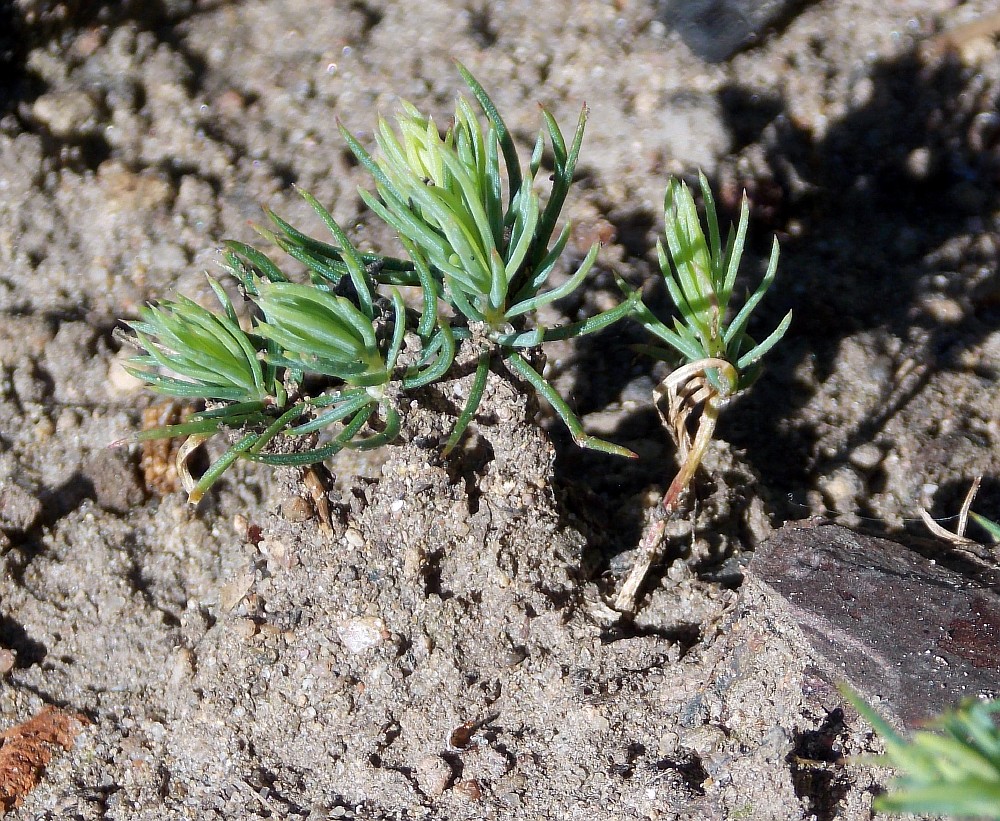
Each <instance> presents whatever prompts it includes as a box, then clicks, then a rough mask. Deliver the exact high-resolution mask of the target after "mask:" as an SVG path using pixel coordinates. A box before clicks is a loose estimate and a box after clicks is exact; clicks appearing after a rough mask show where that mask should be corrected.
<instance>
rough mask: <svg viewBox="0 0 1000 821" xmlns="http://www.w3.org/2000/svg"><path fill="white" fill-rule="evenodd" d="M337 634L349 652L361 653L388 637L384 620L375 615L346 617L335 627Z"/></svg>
mask: <svg viewBox="0 0 1000 821" xmlns="http://www.w3.org/2000/svg"><path fill="white" fill-rule="evenodd" d="M337 635H338V636H340V640H341V641H342V642H343V643H344V647H346V648H347V652H349V653H362V652H364V651H365V650H368V649H370V648H372V647H378V645H380V644H381V643H382V642H383V641H385V640H386V639H387V638H388V637H389V632H388V631H387V630H386V629H385V622H384V621H382V619H380V618H376V617H375V616H358V617H357V618H353V619H348V620H347V621H345V622H344V623H343V624H341V625H340V626H339V627H338V628H337Z"/></svg>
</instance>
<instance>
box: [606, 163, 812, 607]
mask: <svg viewBox="0 0 1000 821" xmlns="http://www.w3.org/2000/svg"><path fill="white" fill-rule="evenodd" d="M699 180H700V183H701V191H702V196H703V198H704V201H705V222H706V224H707V227H708V237H707V238H706V236H705V231H704V229H703V228H702V224H701V221H700V220H699V217H698V208H697V206H696V205H695V202H694V197H693V196H692V194H691V192H690V190H689V189H688V186H687V185H686V184H685V183H683V182H679V181H678V180H676V179H671V180H670V182H669V183H668V185H667V190H666V194H665V196H664V203H663V211H664V226H665V236H666V247H664V244H663V242H662V241H658V242H657V246H656V250H657V257H658V259H659V264H660V271H661V272H662V274H663V278H664V281H665V283H666V286H667V292H668V293H669V294H670V298H671V301H672V302H673V304H674V307H675V309H676V311H677V313H678V314H679V316H675V317H674V318H673V322H672V325H667V324H665V323H663V322H662V321H661V320H660V319H659V318H658V317H657V316H656V315H655V314H654V313H653V312H652V311H651V310H650V309H649V308H648V307H647V306H646V305H645V304H644V303H643V302H642V301H641V300H637V299H636V293H635V292H634V291H632V289H630V288H629V286H628V285H626V284H625V283H624V282H621V281H620V282H619V284H620V286H621V287H622V289H623V290H624V291H625V293H626V295H627V297H628V299H629V300H633V301H634V304H635V309H634V310H635V314H634V315H635V318H636V319H637V321H638V322H639V324H641V325H642V326H643V327H644V328H645V329H646V330H647V331H649V332H650V333H651V334H652V335H653V336H654V337H656V338H657V339H658V340H659V341H660V342H662V343H666V345H667V346H668V347H662V346H651V345H643V346H638V348H639V350H641V351H642V352H644V353H647V354H649V355H651V356H654V357H656V358H658V359H662V360H665V361H667V362H670V363H671V364H675V365H677V367H676V368H675V370H674V371H673V372H672V373H670V375H669V376H667V378H666V379H664V380H663V382H662V383H661V384H660V385H659V386H658V387H657V389H656V392H655V394H654V395H655V397H656V399H657V400H660V399H664V398H665V399H666V405H667V408H666V412H664V411H663V410H662V409H661V407H660V405H661V403H660V402H659V401H658V402H657V409H658V410H660V413H661V416H662V418H663V421H664V423H665V425H666V427H667V429H668V430H669V431H670V432H671V434H672V436H673V438H674V441H675V442H676V443H677V454H678V461H679V463H680V469H679V470H678V471H677V474H676V475H675V477H674V479H673V481H672V482H671V483H670V487H669V488H668V489H667V492H666V494H665V495H664V497H663V510H662V512H661V513H660V515H659V516H658V517H657V518H656V519H655V520H654V522H653V523H652V525H651V526H650V528H648V529H647V531H646V533H644V534H643V538H642V541H641V543H640V558H639V560H638V561H637V562H636V565H635V566H634V567H633V568H632V571H631V573H630V575H629V577H628V579H627V580H626V582H625V584H624V585H623V587H622V589H621V591H620V592H619V594H618V597H617V599H616V603H615V604H616V607H617V608H618V609H619V610H622V611H625V612H629V611H631V610H633V609H634V608H635V602H636V597H637V595H638V591H639V587H640V586H641V584H642V582H643V580H644V579H645V577H646V574H647V573H648V571H649V567H650V566H651V565H652V562H653V561H654V560H655V558H656V556H657V555H658V553H659V550H660V543H661V541H662V538H663V531H664V529H665V520H664V518H663V516H664V515H666V514H669V513H671V512H673V511H674V510H676V509H677V507H678V506H679V503H680V500H681V497H682V494H683V493H684V491H685V490H686V489H687V488H688V486H689V485H690V483H691V480H692V479H693V478H694V475H695V472H696V471H697V469H698V466H699V465H700V464H701V460H702V458H703V457H704V455H705V452H706V450H707V449H708V446H709V444H710V443H711V441H712V437H713V435H714V433H715V426H716V423H717V421H718V418H719V413H720V411H721V410H722V408H723V406H724V405H725V404H726V402H728V401H729V400H730V399H731V398H732V397H733V396H735V395H736V394H738V393H739V392H740V391H742V390H745V389H746V388H747V387H749V386H750V385H751V384H753V382H754V380H756V378H757V376H758V375H759V373H760V360H761V359H762V358H763V357H764V355H765V354H767V352H768V351H770V350H771V349H772V348H773V347H774V346H775V345H776V344H777V343H778V342H779V341H780V340H781V338H782V337H783V336H784V334H785V332H786V331H787V330H788V326H789V324H790V323H791V320H792V314H791V312H790V311H789V312H788V313H787V314H786V315H785V317H784V318H783V319H782V320H781V322H780V323H779V324H778V326H777V328H775V329H774V330H773V331H772V332H771V333H770V334H769V335H768V336H767V337H766V338H765V339H764V340H763V341H762V342H760V343H758V342H755V341H754V340H753V338H751V337H750V335H749V334H747V332H746V328H747V324H748V323H749V321H750V316H751V314H752V313H753V311H754V309H756V307H757V305H758V304H759V303H760V301H761V300H762V299H763V298H764V295H765V294H766V293H767V291H768V289H769V288H770V287H771V284H772V283H773V281H774V277H775V274H776V273H777V270H778V242H777V240H775V241H774V243H773V245H772V247H771V257H770V260H769V262H768V266H767V271H766V272H765V274H764V277H763V279H762V280H761V282H760V284H759V285H758V286H757V289H756V290H755V291H754V292H753V293H752V294H751V295H750V297H749V298H748V299H747V300H746V302H744V304H743V306H742V307H741V308H740V309H739V310H738V311H737V312H736V313H735V315H734V316H733V317H732V319H728V320H727V316H728V314H729V311H730V307H731V302H732V296H733V290H734V288H735V285H736V277H737V274H738V272H739V266H740V259H741V257H742V255H743V244H744V241H745V239H746V231H747V226H748V224H749V220H750V209H749V205H748V203H747V197H746V194H745V193H744V195H743V200H742V204H741V208H740V219H739V223H738V225H737V227H736V228H735V230H730V232H729V235H728V237H727V238H726V242H725V245H723V243H722V236H721V234H720V231H719V219H718V215H717V213H716V209H715V200H714V199H713V197H712V191H711V188H710V187H709V185H708V180H707V179H706V178H705V175H704V174H699ZM699 410H700V415H699V416H698V422H697V430H696V433H695V436H694V438H693V439H692V437H691V434H690V432H689V428H688V424H689V421H690V420H691V419H692V418H693V417H694V416H695V414H698V413H699Z"/></svg>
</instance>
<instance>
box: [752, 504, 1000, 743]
mask: <svg viewBox="0 0 1000 821" xmlns="http://www.w3.org/2000/svg"><path fill="white" fill-rule="evenodd" d="M747 576H748V579H750V580H751V583H755V584H756V585H758V586H759V587H760V588H762V589H763V590H764V592H765V597H764V600H765V601H766V602H767V605H768V606H769V607H770V608H772V609H773V611H774V615H775V616H776V617H777V618H779V619H786V620H790V621H791V622H792V623H793V624H794V625H795V627H797V628H798V630H799V631H800V632H801V634H802V636H803V637H804V639H805V643H806V644H807V645H808V646H807V647H804V648H803V652H804V653H809V654H810V655H811V656H813V657H814V659H815V661H816V664H817V667H818V668H819V669H820V670H821V671H822V672H823V674H824V676H825V677H828V678H829V679H830V680H831V681H846V682H847V683H848V684H849V685H850V686H851V687H853V688H854V689H855V690H857V691H858V692H859V693H861V695H862V696H863V697H864V698H865V699H866V700H868V701H869V702H871V701H873V700H877V709H878V710H879V711H880V712H882V713H883V714H888V715H889V717H890V718H892V719H894V720H895V721H896V723H898V724H903V725H905V726H914V725H916V724H918V723H919V722H920V721H921V720H922V719H925V718H927V717H928V716H930V715H933V714H935V713H939V712H941V711H942V710H944V709H946V708H949V707H953V706H954V705H955V704H957V703H958V702H959V701H961V700H962V699H963V698H967V697H970V696H986V697H996V696H997V695H998V693H1000V596H998V595H997V592H996V589H995V588H996V585H995V584H991V583H990V582H989V580H986V581H984V580H983V579H981V578H980V579H978V580H974V579H972V578H969V577H967V576H966V575H963V574H961V573H958V572H955V571H953V570H948V569H946V568H945V567H942V566H941V565H940V564H937V563H936V562H934V561H931V560H929V559H926V558H924V557H923V556H922V555H920V554H919V553H916V552H915V551H913V550H911V549H909V548H907V547H906V546H904V545H902V544H898V543H896V542H891V541H888V540H886V539H877V538H872V537H869V536H863V535H860V534H857V533H854V532H852V531H850V530H847V529H845V528H842V527H838V526H834V525H818V526H810V525H803V524H791V525H786V526H785V527H783V528H782V529H781V530H779V531H778V532H777V533H776V534H775V535H774V536H773V537H772V538H771V539H769V540H767V541H766V542H765V543H764V544H763V545H761V546H760V547H758V548H757V550H756V552H755V554H754V557H753V559H752V560H751V562H750V566H749V568H748V570H747Z"/></svg>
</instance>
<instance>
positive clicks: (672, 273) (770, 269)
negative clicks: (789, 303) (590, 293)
mask: <svg viewBox="0 0 1000 821" xmlns="http://www.w3.org/2000/svg"><path fill="white" fill-rule="evenodd" d="M699 180H700V183H701V192H702V197H703V199H704V201H705V222H706V223H707V227H708V237H707V238H706V236H705V231H704V229H703V228H702V225H701V221H700V220H699V217H698V207H697V206H696V205H695V202H694V197H693V196H692V195H691V191H690V190H689V189H688V186H687V185H686V184H685V183H683V182H680V181H678V180H676V179H671V180H670V182H669V183H668V185H667V192H666V195H665V197H664V203H663V211H664V224H665V234H666V240H667V244H666V247H664V245H663V243H662V242H657V246H656V250H657V256H658V258H659V263H660V270H661V272H662V273H663V278H664V281H665V282H666V286H667V291H668V292H669V294H670V298H671V301H672V302H673V304H674V307H675V308H676V310H677V312H678V314H679V316H675V317H673V322H672V326H668V325H666V324H664V323H663V322H661V321H660V319H659V318H657V317H656V315H655V314H654V313H653V312H652V311H651V310H649V308H647V307H646V306H645V305H641V306H640V307H639V309H638V312H637V319H638V320H639V322H640V323H641V324H642V326H643V327H644V328H646V330H648V331H649V332H650V333H652V334H653V335H654V336H656V337H657V338H658V339H660V340H661V341H662V342H665V343H666V344H667V345H668V346H670V347H669V348H667V349H665V348H658V347H647V348H645V349H644V350H645V351H646V352H647V353H650V354H652V355H654V356H656V357H657V358H660V359H664V360H666V361H669V362H677V361H678V359H680V360H682V361H683V362H684V363H693V362H697V361H699V360H707V359H719V360H723V361H725V362H728V363H729V364H730V365H731V367H730V368H726V369H710V370H709V371H708V378H709V381H710V382H711V384H712V386H713V387H714V388H715V390H717V391H718V392H719V393H720V394H722V395H724V396H729V395H732V394H734V393H737V392H738V391H741V390H743V389H744V388H746V387H748V386H749V385H750V384H751V383H752V382H753V381H754V380H755V379H756V377H757V375H758V373H759V367H758V366H759V363H760V360H761V359H762V358H763V356H764V355H765V354H766V353H767V352H768V351H770V350H771V349H772V348H773V347H774V346H775V345H776V344H778V342H779V341H780V340H781V338H782V337H783V336H784V335H785V332H786V331H787V330H788V326H789V324H790V323H791V321H792V313H791V311H789V312H788V313H787V314H786V315H785V317H784V318H783V319H782V320H781V322H780V323H778V327H777V328H775V329H774V330H773V331H772V332H771V333H770V334H769V335H768V336H767V337H766V338H765V339H764V340H763V341H762V342H760V343H758V342H755V341H754V340H753V339H752V338H751V337H750V335H749V334H747V332H746V328H747V324H748V323H749V321H750V317H751V315H752V314H753V312H754V310H755V309H756V308H757V306H758V305H759V304H760V301H761V300H762V299H763V298H764V295H765V294H766V293H767V291H768V289H769V288H770V287H771V284H772V283H773V282H774V277H775V274H776V273H777V270H778V241H777V240H775V241H774V243H773V245H772V246H771V258H770V261H769V262H768V266H767V271H766V273H765V274H764V278H763V279H762V280H761V282H760V284H759V285H758V286H757V288H756V290H755V291H754V292H753V293H752V294H751V295H750V297H749V298H748V299H747V300H746V302H744V303H743V306H742V307H741V308H740V309H739V310H738V311H737V312H736V313H735V315H734V316H732V317H731V318H729V312H730V307H731V303H732V297H733V290H734V288H735V286H736V276H737V274H738V273H739V267H740V259H741V257H742V255H743V244H744V241H745V239H746V232H747V225H748V223H749V219H750V209H749V206H748V204H747V198H746V195H745V194H744V196H743V201H742V204H741V207H740V220H739V224H738V225H737V227H736V229H735V230H731V231H730V232H729V235H728V236H727V237H726V243H725V246H723V244H722V235H721V233H720V231H719V218H718V215H717V212H716V209H715V200H714V198H713V197H712V189H711V188H710V186H709V184H708V180H707V179H706V178H705V175H704V174H700V175H699Z"/></svg>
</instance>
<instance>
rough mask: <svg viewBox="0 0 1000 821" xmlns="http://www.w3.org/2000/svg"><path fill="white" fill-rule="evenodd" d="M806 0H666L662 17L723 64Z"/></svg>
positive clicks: (697, 48) (703, 56)
mask: <svg viewBox="0 0 1000 821" xmlns="http://www.w3.org/2000/svg"><path fill="white" fill-rule="evenodd" d="M804 2H805V0H667V2H666V3H665V8H664V11H663V18H664V20H665V22H666V23H667V25H668V26H670V27H671V28H673V29H674V30H675V31H676V32H677V33H678V34H680V36H681V39H682V40H683V41H684V43H685V44H686V45H687V47H688V48H690V49H691V51H693V52H694V53H695V54H697V55H698V56H699V57H701V59H703V60H706V61H707V62H709V63H721V62H723V61H724V60H728V59H729V58H730V57H732V56H733V55H734V54H735V53H736V52H738V51H740V50H741V49H744V48H747V47H748V46H752V45H754V44H756V43H757V42H758V41H759V40H760V38H761V35H762V34H763V33H764V32H765V31H766V30H767V29H768V28H769V27H772V26H777V25H780V24H782V23H786V22H787V21H788V20H789V19H790V18H791V17H792V16H793V15H794V14H795V12H797V11H798V10H799V9H800V8H801V7H802V6H803V5H804Z"/></svg>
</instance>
